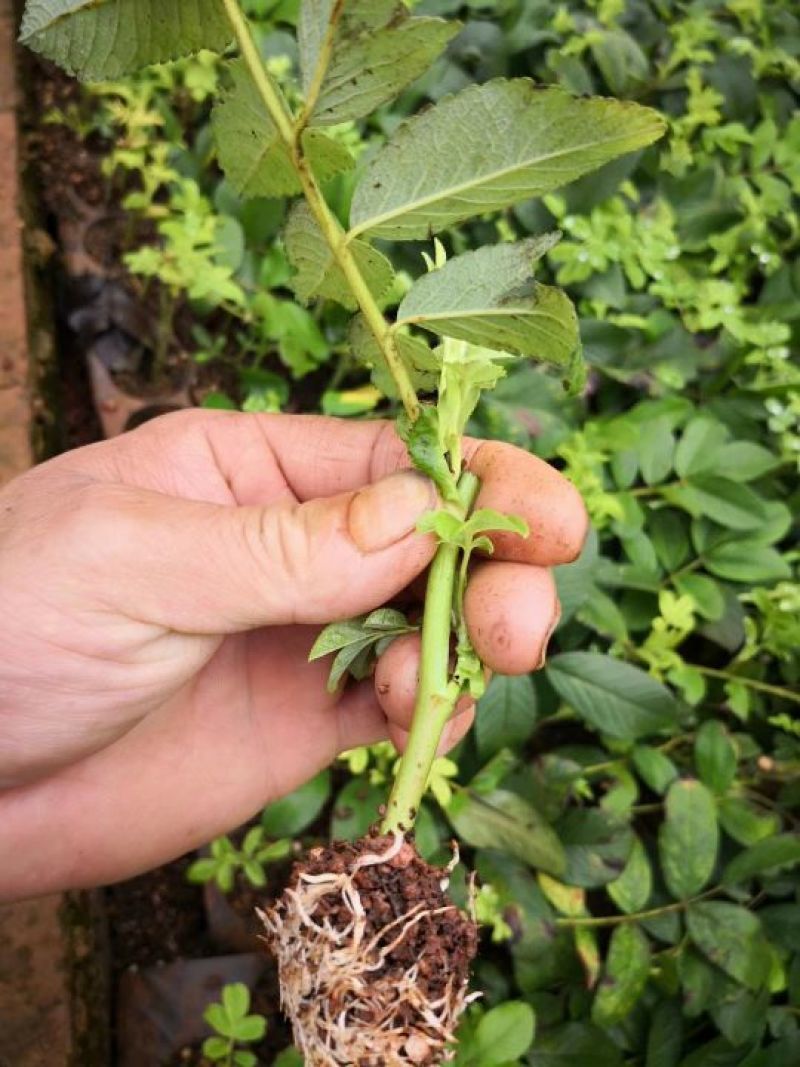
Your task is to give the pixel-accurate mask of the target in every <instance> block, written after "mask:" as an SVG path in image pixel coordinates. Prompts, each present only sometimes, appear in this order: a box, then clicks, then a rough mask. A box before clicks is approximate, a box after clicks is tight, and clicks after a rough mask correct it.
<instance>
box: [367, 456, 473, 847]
mask: <svg viewBox="0 0 800 1067" xmlns="http://www.w3.org/2000/svg"><path fill="white" fill-rule="evenodd" d="M478 488H479V484H478V479H477V478H476V477H475V475H474V474H469V473H465V474H462V475H461V477H460V478H459V481H458V497H459V502H458V505H457V506H456V505H453V508H454V510H455V511H456V513H457V514H458V515H459V517H460V518H465V517H466V516H467V515H468V514H469V511H470V509H471V508H472V505H473V504H474V502H475V498H476V496H477V495H478ZM459 552H460V549H459V548H458V547H457V546H456V545H440V546H439V549H438V551H437V552H436V556H435V557H434V560H433V563H432V564H431V569H430V574H429V576H428V588H427V590H426V593H425V614H424V616H423V619H422V649H421V652H420V669H419V685H418V687H417V700H416V704H415V706H414V718H413V721H412V725H411V733H410V735H409V738H408V743H407V745H406V750H405V753H404V754H403V758H402V760H401V761H400V769H399V771H398V772H397V777H396V779H395V782H394V786H393V788H392V792H391V796H390V797H389V802H388V804H387V808H386V815H385V817H384V820H383V823H382V826H381V829H382V830H383V832H384V833H391V832H393V831H395V830H398V831H400V832H402V831H405V830H410V829H411V827H412V826H413V825H414V820H415V818H416V816H417V812H418V810H419V805H420V801H421V800H422V797H423V795H424V793H425V789H426V788H427V785H428V776H429V775H430V771H431V767H432V765H433V761H434V759H435V758H436V749H437V748H438V746H439V741H440V740H441V737H442V733H443V731H444V728H445V725H446V723H447V720H448V719H449V718H450V716H451V715H452V713H453V709H454V708H455V705H456V701H457V700H458V698H459V696H460V687H459V685H458V683H457V682H455V681H454V680H451V679H450V634H451V628H452V608H453V590H454V587H455V580H456V569H457V567H458V558H459Z"/></svg>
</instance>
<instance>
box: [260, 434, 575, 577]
mask: <svg viewBox="0 0 800 1067" xmlns="http://www.w3.org/2000/svg"><path fill="white" fill-rule="evenodd" d="M264 419H265V422H264V432H265V434H266V436H267V438H268V440H269V441H270V444H271V446H272V448H273V449H274V450H275V452H276V454H277V455H278V458H279V461H280V464H281V468H282V470H283V472H284V474H285V475H286V477H287V479H288V480H289V483H290V485H291V487H292V489H293V491H294V492H295V493H296V494H297V496H298V497H299V499H301V500H303V499H309V498H311V497H314V496H324V495H327V494H329V493H331V492H343V491H345V490H348V489H355V488H358V487H359V486H360V485H363V484H364V483H365V482H368V481H376V480H377V479H378V478H383V477H385V476H386V475H387V474H391V473H393V472H394V471H396V470H399V469H401V468H403V467H409V466H410V465H411V464H410V460H409V458H408V454H407V452H406V447H405V445H404V443H403V442H402V441H401V440H400V438H399V437H398V436H397V434H396V433H395V432H394V427H393V424H392V423H390V422H386V421H377V420H376V421H373V422H347V421H344V420H340V419H331V418H325V417H322V416H302V415H300V416H290V415H287V416H280V415H278V416H272V417H270V416H264ZM464 455H465V459H466V464H467V467H468V469H469V470H471V471H472V472H473V473H474V474H475V475H477V477H478V478H479V479H480V482H481V489H480V492H479V494H478V499H477V502H476V507H479V508H494V509H495V510H497V511H501V512H503V513H505V514H511V515H518V516H520V518H522V519H524V520H525V521H526V522H527V524H528V527H529V529H530V535H529V536H528V537H527V538H524V539H523V538H521V537H519V536H517V535H515V534H506V533H498V534H492V535H491V537H492V541H493V543H494V546H495V558H497V559H503V560H512V561H515V562H518V563H533V564H537V565H538V566H545V567H552V566H555V565H557V564H560V563H570V562H572V560H574V559H576V558H577V556H579V555H580V552H581V548H582V547H583V542H584V541H585V539H586V533H587V530H588V519H587V515H586V508H585V507H584V504H583V500H582V499H581V496H580V494H579V493H578V491H577V489H576V488H575V486H574V485H572V483H571V482H570V481H568V480H567V479H566V478H565V477H564V476H563V474H560V473H559V472H558V471H557V470H556V469H555V468H554V467H551V466H550V464H549V463H545V461H544V460H542V459H539V457H538V456H534V455H531V453H529V452H525V451H523V449H521V448H516V447H515V446H514V445H509V444H506V443H504V442H502V441H480V440H476V439H474V438H466V439H465V441H464Z"/></svg>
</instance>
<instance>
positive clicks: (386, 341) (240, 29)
mask: <svg viewBox="0 0 800 1067" xmlns="http://www.w3.org/2000/svg"><path fill="white" fill-rule="evenodd" d="M222 3H223V5H224V8H225V14H226V15H227V17H228V21H229V22H230V24H231V28H232V30H233V32H234V35H235V37H236V42H237V44H238V45H239V51H240V52H241V55H242V59H243V60H244V62H245V65H246V66H247V69H248V71H249V73H250V76H251V77H252V79H253V84H254V85H255V87H256V89H257V90H258V93H259V95H260V97H261V99H262V101H263V102H264V107H265V108H266V109H267V111H268V113H269V116H270V118H271V119H272V121H273V122H274V124H275V128H276V130H277V131H278V136H279V137H280V139H281V141H282V142H283V144H284V146H285V147H286V150H287V151H288V153H289V156H290V158H291V159H292V162H293V163H294V167H295V170H296V171H297V176H298V178H299V180H300V184H301V186H302V189H303V194H304V196H305V199H306V202H307V203H308V206H309V207H310V208H311V211H312V213H313V215H314V218H315V219H316V221H317V225H318V226H319V228H320V231H321V232H322V235H323V237H324V238H325V241H326V242H327V244H328V246H329V248H330V249H331V252H332V253H333V255H334V258H335V259H336V262H337V263H338V264H339V266H340V268H341V270H342V273H343V274H344V276H345V278H346V279H347V283H348V285H349V286H350V291H351V292H352V294H353V296H354V297H355V299H356V302H357V304H358V306H359V308H360V310H361V314H362V315H363V316H364V320H365V321H366V323H367V325H368V326H369V328H370V330H371V332H372V335H373V337H374V338H375V340H376V342H377V343H378V345H379V347H380V349H381V352H382V353H383V356H384V358H385V360H386V364H387V366H388V368H389V371H390V373H391V375H392V379H393V380H394V383H395V386H396V387H397V392H398V394H399V396H400V400H401V402H402V404H403V407H404V408H405V411H406V414H407V415H408V417H409V419H411V421H412V422H414V421H416V419H417V417H418V415H419V412H420V404H419V400H417V394H416V391H415V389H414V386H413V384H412V382H411V379H410V378H409V376H408V372H407V371H406V368H405V365H404V364H403V361H402V359H401V358H400V353H399V351H398V348H397V342H396V340H395V336H394V334H393V333H392V330H391V327H390V326H389V323H388V322H387V321H386V319H385V318H384V316H383V312H382V311H381V309H380V308H379V307H378V304H377V302H376V300H375V297H374V296H373V295H372V292H371V290H370V288H369V285H368V284H367V281H366V279H365V278H364V275H363V274H362V273H361V270H360V268H359V266H358V264H357V263H356V261H355V258H354V256H353V253H352V252H351V250H350V245H349V244H348V235H347V234H346V233H345V232H344V231H343V229H342V227H341V225H340V224H339V220H338V219H337V218H336V216H335V215H334V214H333V212H332V211H331V209H330V208H329V207H328V204H327V202H326V200H325V197H324V196H323V195H322V190H321V189H320V187H319V185H318V183H317V180H316V178H315V177H314V174H313V172H312V170H311V167H310V166H309V163H308V160H307V159H306V157H305V154H304V152H303V146H302V136H301V133H302V130H301V129H296V128H295V124H294V122H293V120H292V114H291V112H290V110H289V108H288V106H287V104H286V101H285V100H284V98H283V94H282V93H281V91H280V89H279V88H278V86H277V85H275V83H274V82H273V80H272V78H271V77H270V74H269V72H268V71H267V69H266V67H265V66H264V64H263V62H262V60H261V56H260V55H259V54H258V49H257V48H256V45H255V41H254V40H253V35H252V33H251V32H250V26H249V24H248V22H247V19H246V18H245V16H244V14H243V13H242V10H241V8H240V7H239V3H238V0H222Z"/></svg>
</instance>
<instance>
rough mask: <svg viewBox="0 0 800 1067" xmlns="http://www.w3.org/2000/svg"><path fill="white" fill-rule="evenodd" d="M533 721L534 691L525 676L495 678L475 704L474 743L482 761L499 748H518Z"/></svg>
mask: <svg viewBox="0 0 800 1067" xmlns="http://www.w3.org/2000/svg"><path fill="white" fill-rule="evenodd" d="M536 719H537V701H536V690H535V688H534V685H533V681H532V680H531V678H530V676H529V675H527V674H523V675H520V676H519V677H516V678H511V677H508V676H506V675H503V674H497V675H495V676H494V677H493V678H492V680H491V682H490V683H489V686H488V688H487V690H486V692H485V693H484V695H483V696H482V697H481V699H480V700H479V701H478V709H477V714H476V716H475V743H476V744H477V746H478V752H479V754H480V755H481V757H482V758H483V759H488V758H489V757H490V756H493V755H495V753H497V752H499V751H500V750H501V749H503V748H506V747H508V748H512V749H514V748H518V747H519V746H521V745H523V744H524V743H525V741H527V739H528V738H529V737H530V735H531V734H532V733H533V730H534V727H535V726H536Z"/></svg>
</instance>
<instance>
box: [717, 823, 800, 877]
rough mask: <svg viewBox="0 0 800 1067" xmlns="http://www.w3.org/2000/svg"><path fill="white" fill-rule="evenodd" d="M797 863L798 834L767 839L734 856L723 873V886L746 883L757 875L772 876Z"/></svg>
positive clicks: (798, 851) (799, 841)
mask: <svg viewBox="0 0 800 1067" xmlns="http://www.w3.org/2000/svg"><path fill="white" fill-rule="evenodd" d="M797 863H800V837H798V836H797V834H779V835H778V836H777V837H766V838H764V839H763V840H762V841H756V843H755V844H753V845H751V846H750V847H749V848H747V849H745V851H744V852H740V853H739V855H738V856H734V858H733V859H732V860H731V861H730V863H728V864H727V866H726V867H725V870H724V871H723V872H722V884H723V885H735V884H736V883H737V882H746V881H747V880H748V879H749V878H755V877H756V876H757V875H763V874H771V873H773V872H775V871H779V870H781V869H784V868H788V867H794V866H795V865H796V864H797Z"/></svg>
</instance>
